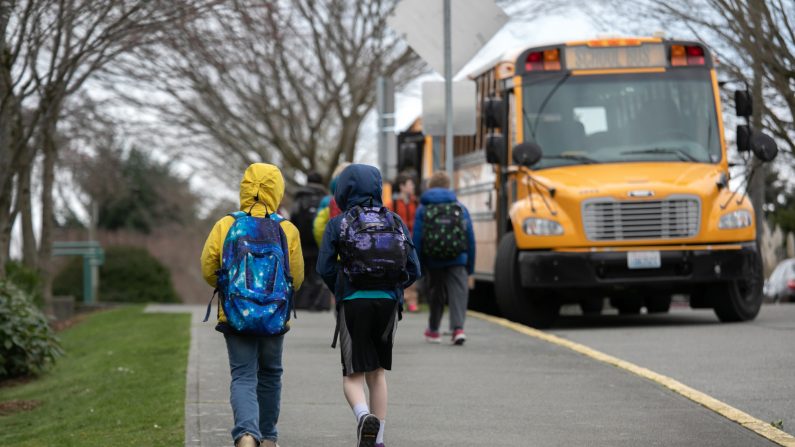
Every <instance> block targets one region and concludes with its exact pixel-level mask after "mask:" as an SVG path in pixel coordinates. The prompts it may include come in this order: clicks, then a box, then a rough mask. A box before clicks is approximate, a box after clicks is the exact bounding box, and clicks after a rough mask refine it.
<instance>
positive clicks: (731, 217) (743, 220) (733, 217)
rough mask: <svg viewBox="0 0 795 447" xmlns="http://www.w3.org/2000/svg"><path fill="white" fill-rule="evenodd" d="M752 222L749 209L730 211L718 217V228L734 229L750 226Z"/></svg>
mask: <svg viewBox="0 0 795 447" xmlns="http://www.w3.org/2000/svg"><path fill="white" fill-rule="evenodd" d="M752 223H753V217H752V216H751V213H750V212H749V211H746V210H739V211H732V212H731V213H726V214H724V215H723V216H721V217H720V222H719V223H718V228H720V229H721V230H736V229H738V228H745V227H750V226H751V224H752Z"/></svg>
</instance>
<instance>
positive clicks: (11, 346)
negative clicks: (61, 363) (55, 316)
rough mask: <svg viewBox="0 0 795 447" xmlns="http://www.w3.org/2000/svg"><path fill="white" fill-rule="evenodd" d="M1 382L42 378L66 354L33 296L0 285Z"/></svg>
mask: <svg viewBox="0 0 795 447" xmlns="http://www.w3.org/2000/svg"><path fill="white" fill-rule="evenodd" d="M0 340H2V341H0V379H5V378H10V377H18V376H27V375H32V374H39V373H41V372H43V371H45V370H46V369H47V368H49V367H50V366H51V365H52V364H53V362H54V361H55V358H56V357H57V356H59V355H61V354H63V351H62V350H61V347H60V346H59V344H58V339H57V338H55V335H54V334H53V332H52V330H51V329H50V326H49V325H48V324H47V318H45V317H44V314H42V312H41V310H39V308H38V307H37V306H36V305H35V304H34V302H33V296H32V295H31V294H29V293H26V292H25V291H23V290H22V289H20V288H18V287H17V286H15V285H14V284H12V283H11V282H8V281H0Z"/></svg>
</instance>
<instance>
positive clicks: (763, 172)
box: [748, 8, 767, 242]
mask: <svg viewBox="0 0 795 447" xmlns="http://www.w3.org/2000/svg"><path fill="white" fill-rule="evenodd" d="M750 16H751V17H750V19H751V24H752V28H751V29H750V30H749V31H750V32H751V33H752V35H751V36H750V38H751V39H752V40H755V41H757V42H759V41H760V39H764V32H763V29H762V17H761V15H760V12H759V11H758V10H757V9H756V8H752V9H751V10H750ZM762 57H763V56H762V55H759V54H756V55H754V56H753V67H752V69H753V78H752V79H751V97H752V98H753V99H754V108H753V115H752V116H751V129H753V131H754V132H761V131H762V129H763V124H762V117H763V112H764V103H763V101H764V98H765V97H764V91H763V87H764V79H765V73H764V70H765V67H764V66H763V61H762ZM751 157H752V161H751V165H752V166H753V168H754V169H753V171H754V172H755V173H754V176H753V177H752V178H751V179H750V180H749V182H748V193H749V194H748V195H749V197H750V199H751V204H753V206H754V221H755V222H756V240H757V241H758V242H761V241H762V234H763V232H762V225H763V224H764V222H765V179H766V178H767V166H766V165H765V164H764V163H762V162H761V161H760V160H758V159H757V158H756V157H754V156H753V155H752V156H751Z"/></svg>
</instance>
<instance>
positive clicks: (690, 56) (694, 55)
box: [685, 45, 704, 65]
mask: <svg viewBox="0 0 795 447" xmlns="http://www.w3.org/2000/svg"><path fill="white" fill-rule="evenodd" d="M685 51H686V52H687V65H704V49H703V48H701V47H699V46H695V45H689V46H686V47H685Z"/></svg>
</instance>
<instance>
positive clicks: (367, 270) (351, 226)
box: [340, 206, 411, 289]
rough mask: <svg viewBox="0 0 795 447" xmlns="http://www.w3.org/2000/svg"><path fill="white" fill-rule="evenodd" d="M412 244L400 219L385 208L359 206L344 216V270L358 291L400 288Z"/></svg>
mask: <svg viewBox="0 0 795 447" xmlns="http://www.w3.org/2000/svg"><path fill="white" fill-rule="evenodd" d="M410 244H411V242H410V241H409V239H408V237H406V235H405V233H403V225H402V224H401V221H400V218H399V217H398V216H397V215H396V214H395V213H393V212H391V211H389V210H388V209H386V208H384V207H382V206H381V207H361V206H356V207H353V208H352V209H350V210H348V211H346V212H345V213H344V214H343V216H342V221H341V223H340V260H341V261H342V271H343V272H344V273H345V275H346V276H347V277H348V280H350V281H351V283H352V284H353V285H354V287H356V288H358V289H390V288H397V287H400V286H401V285H402V284H403V283H404V282H405V281H406V279H407V278H408V273H407V272H406V263H407V261H408V253H409V251H408V250H409V246H410Z"/></svg>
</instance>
